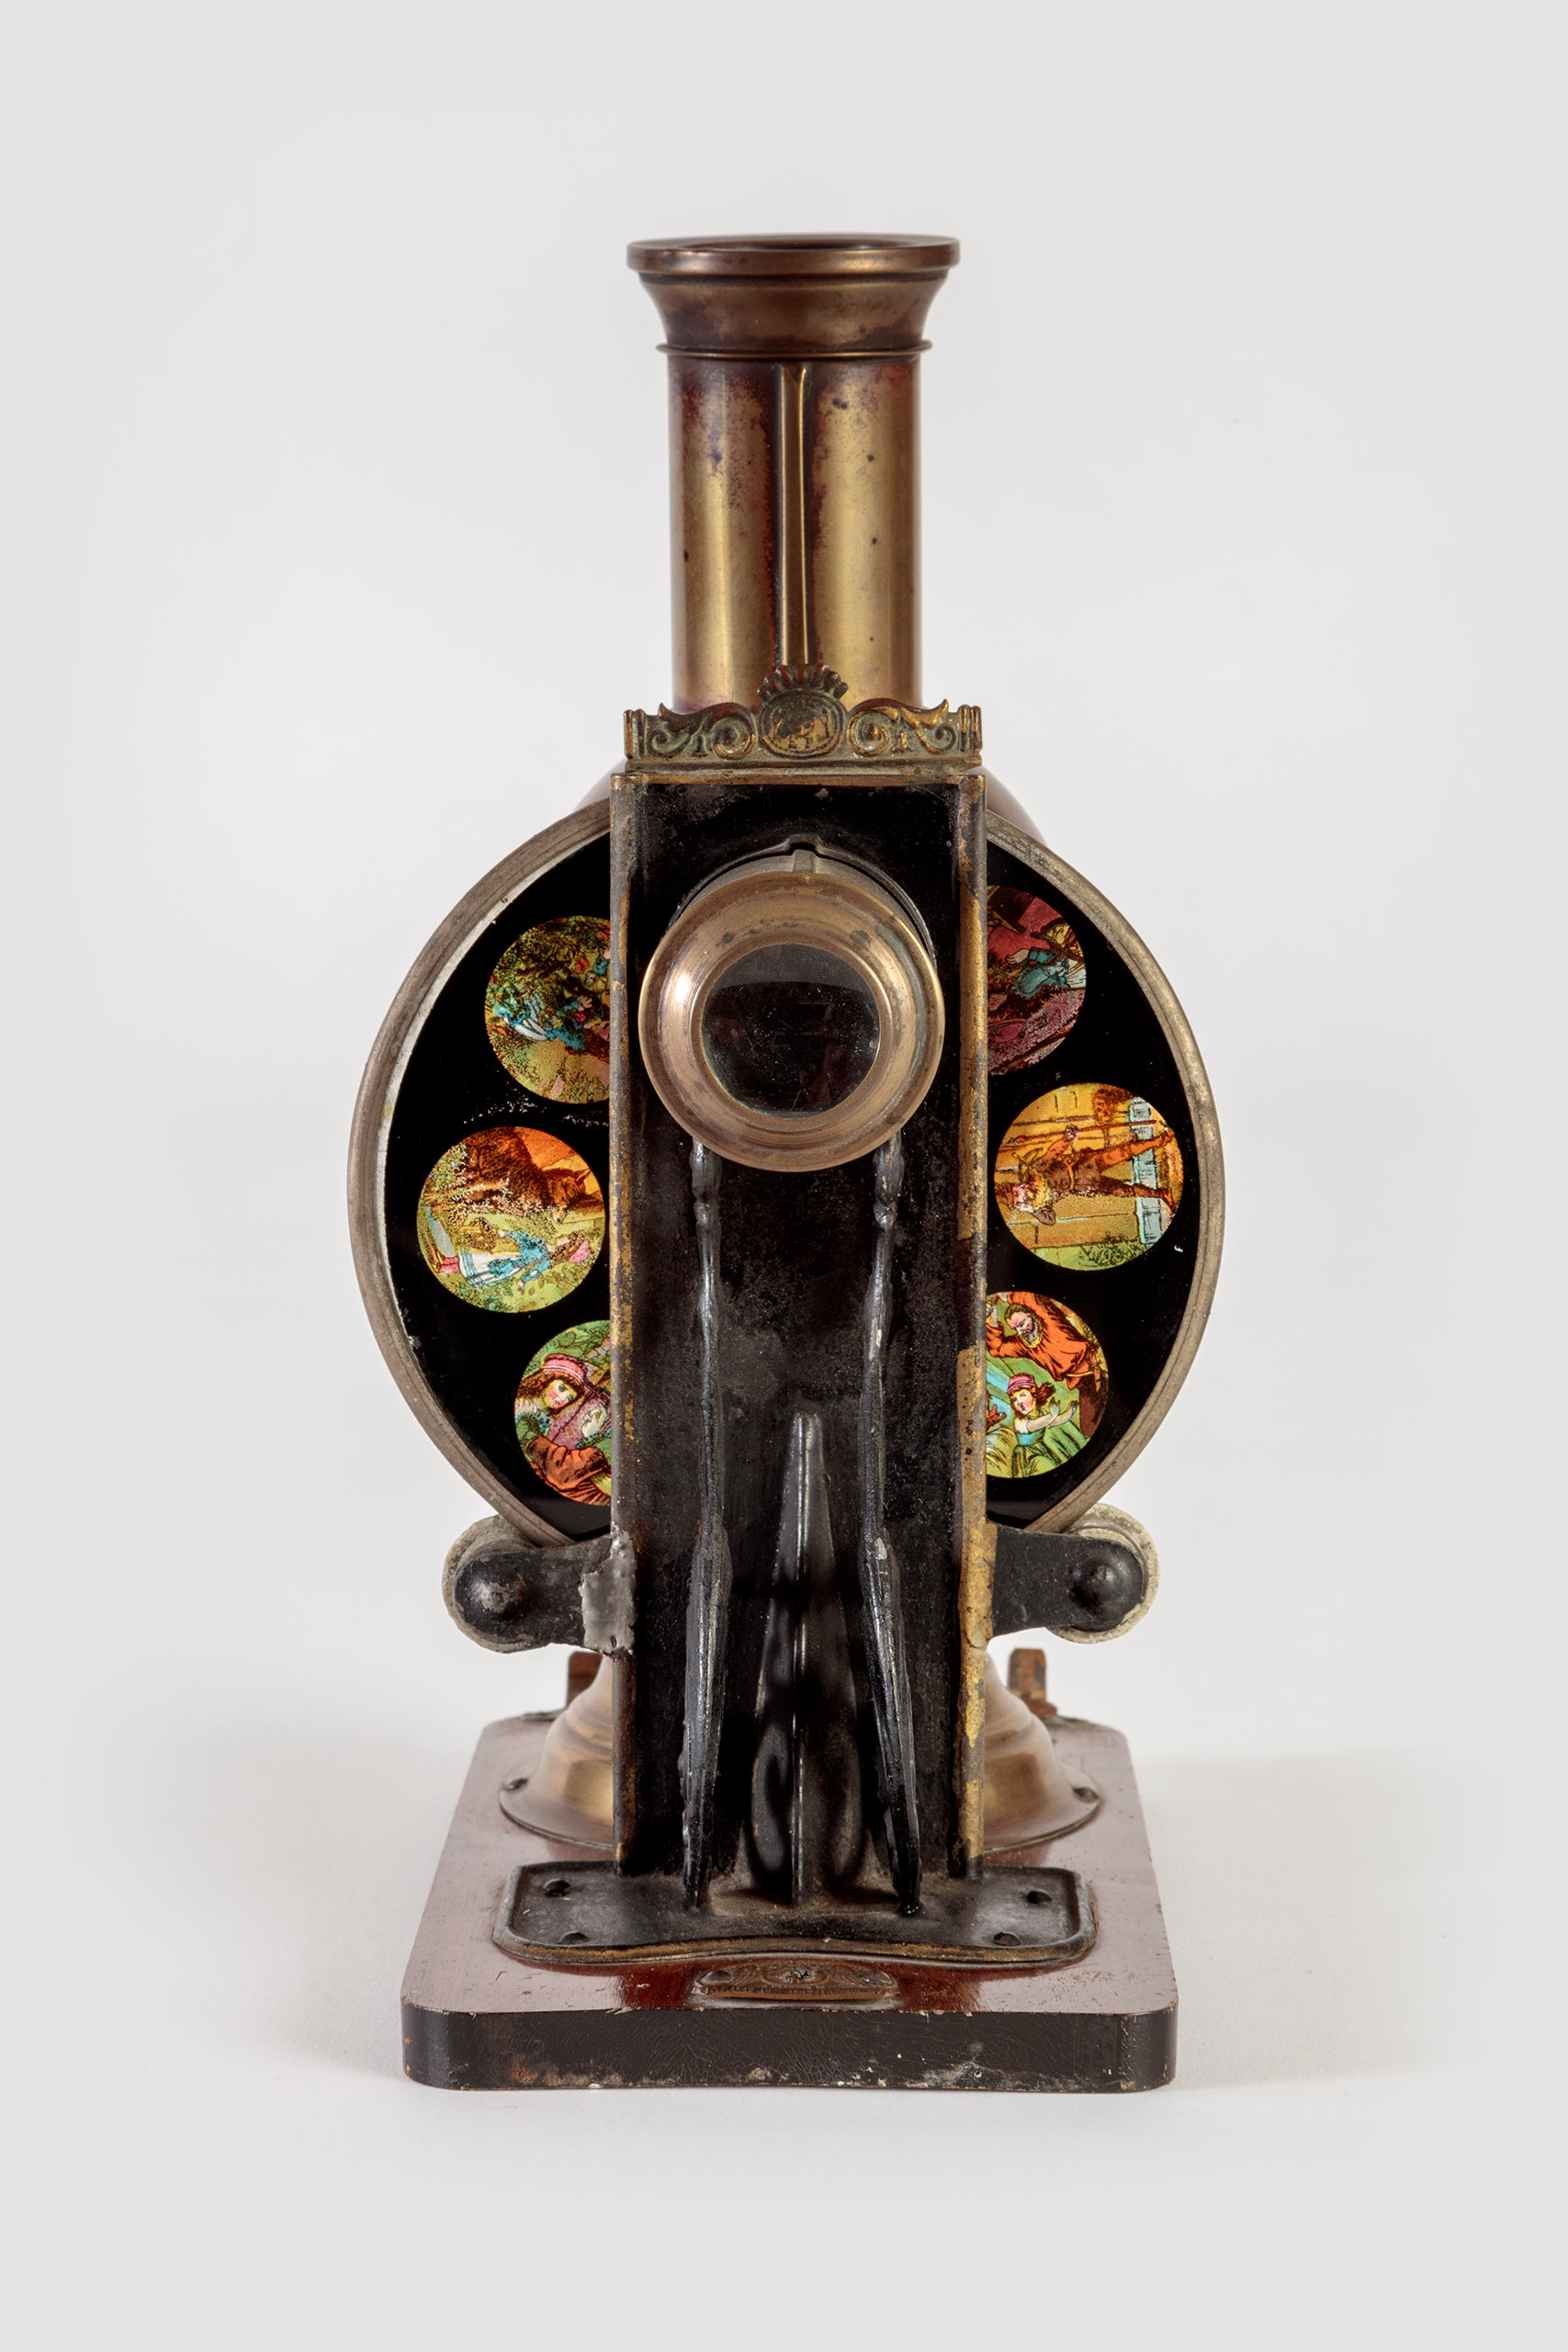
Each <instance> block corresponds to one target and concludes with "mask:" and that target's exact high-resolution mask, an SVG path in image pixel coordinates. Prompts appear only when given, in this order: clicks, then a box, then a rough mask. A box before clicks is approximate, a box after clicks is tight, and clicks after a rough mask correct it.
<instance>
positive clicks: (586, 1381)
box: [517, 1323, 611, 1503]
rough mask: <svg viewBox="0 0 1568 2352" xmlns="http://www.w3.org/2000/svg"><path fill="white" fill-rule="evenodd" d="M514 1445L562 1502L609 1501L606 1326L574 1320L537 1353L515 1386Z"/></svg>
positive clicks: (607, 1345) (608, 1363) (608, 1355)
mask: <svg viewBox="0 0 1568 2352" xmlns="http://www.w3.org/2000/svg"><path fill="white" fill-rule="evenodd" d="M517 1442H518V1444H519V1445H520V1446H521V1447H522V1448H523V1452H524V1455H525V1458H526V1460H527V1464H528V1467H529V1468H530V1469H531V1470H533V1471H535V1472H536V1474H537V1476H539V1477H541V1478H542V1479H543V1480H544V1482H545V1484H546V1486H547V1487H554V1488H555V1490H556V1492H557V1494H558V1495H564V1496H565V1498H566V1499H567V1500H568V1502H573V1503H604V1502H607V1501H608V1500H609V1497H610V1452H611V1429H610V1327H609V1325H608V1323H574V1324H573V1325H572V1326H571V1328H570V1330H566V1331H558V1332H557V1333H556V1336H555V1338H554V1339H553V1340H547V1341H546V1343H545V1345H544V1346H543V1347H542V1348H541V1349H540V1350H539V1351H538V1353H537V1354H536V1356H535V1357H534V1358H533V1360H532V1362H531V1363H529V1366H528V1369H527V1371H526V1372H525V1374H524V1375H523V1378H522V1380H521V1381H520V1383H519V1384H518V1389H517Z"/></svg>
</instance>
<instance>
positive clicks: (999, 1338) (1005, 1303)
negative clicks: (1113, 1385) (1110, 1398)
mask: <svg viewBox="0 0 1568 2352" xmlns="http://www.w3.org/2000/svg"><path fill="white" fill-rule="evenodd" d="M1109 1386H1110V1375H1109V1374H1108V1373H1107V1371H1106V1365H1105V1351H1104V1350H1103V1349H1102V1348H1101V1346H1100V1341H1099V1340H1097V1339H1096V1338H1095V1336H1094V1333H1093V1332H1092V1331H1091V1330H1090V1329H1089V1325H1088V1324H1087V1323H1085V1322H1084V1321H1082V1319H1081V1318H1080V1317H1078V1316H1077V1315H1075V1314H1074V1313H1073V1311H1072V1309H1071V1307H1068V1306H1063V1305H1062V1304H1061V1302H1060V1301H1059V1300H1058V1299H1055V1298H1040V1297H1037V1296H1036V1295H1035V1293H1034V1292H1033V1291H1031V1290H998V1291H993V1292H992V1293H991V1295H990V1296H989V1298H987V1301H986V1469H987V1474H988V1476H991V1477H993V1478H1038V1477H1041V1476H1043V1474H1044V1473H1045V1472H1046V1471H1047V1470H1059V1469H1060V1468H1061V1467H1062V1465H1063V1464H1064V1463H1066V1462H1070V1461H1071V1460H1072V1458H1073V1456H1074V1454H1075V1453H1082V1451H1083V1449H1084V1447H1085V1446H1086V1445H1087V1444H1088V1443H1089V1439H1090V1438H1091V1437H1092V1436H1093V1435H1094V1432H1095V1430H1096V1429H1097V1428H1098V1427H1099V1425H1100V1415H1101V1414H1102V1413H1103V1412H1104V1410H1105V1398H1106V1393H1107V1390H1108V1388H1109Z"/></svg>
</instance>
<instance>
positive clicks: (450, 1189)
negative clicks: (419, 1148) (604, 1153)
mask: <svg viewBox="0 0 1568 2352" xmlns="http://www.w3.org/2000/svg"><path fill="white" fill-rule="evenodd" d="M417 1227H418V1232H419V1246H420V1249H421V1250H422V1251H423V1256H424V1262H425V1264H426V1265H427V1266H428V1267H429V1268H430V1271H431V1272H432V1273H433V1274H434V1276H435V1278H436V1280H437V1281H438V1282H441V1283H445V1284H446V1288H447V1289H448V1290H449V1291H452V1292H453V1293H455V1295H457V1297H458V1298H466V1299H467V1300H468V1304H469V1305H470V1306H488V1307H491V1308H493V1309H494V1310H495V1312H496V1313H498V1314H501V1315H526V1314H528V1313H530V1312H531V1311H532V1310H533V1309H534V1308H535V1307H538V1306H554V1305H555V1302H556V1300H557V1299H558V1298H564V1297H565V1296H566V1295H567V1293H568V1291H572V1290H575V1289H576V1288H577V1285H578V1283H580V1282H581V1280H582V1278H583V1276H584V1275H585V1274H586V1273H587V1272H588V1271H589V1269H590V1267H591V1266H592V1263H593V1261H594V1260H595V1258H597V1256H598V1255H599V1251H600V1249H601V1246H602V1245H603V1242H604V1194H603V1193H602V1192H601V1191H600V1189H599V1179H598V1178H597V1176H595V1175H594V1173H593V1170H592V1169H591V1168H590V1167H589V1165H588V1163H587V1161H586V1160H585V1159H580V1158H579V1157H578V1155H577V1153H576V1152H575V1151H573V1149H572V1148H571V1146H570V1144H567V1143H562V1142H561V1141H560V1139H559V1137H558V1136H550V1135H546V1133H545V1132H544V1130H543V1128H541V1127H485V1128H482V1129H481V1130H480V1132H479V1134H478V1135H473V1136H465V1137H464V1139H463V1141H462V1142H461V1143H459V1144H454V1145H453V1147H452V1148H451V1150H450V1151H446V1152H443V1153H442V1155H441V1158H440V1159H438V1160H437V1161H436V1163H435V1165H434V1168H433V1169H432V1170H431V1171H430V1173H429V1175H428V1176H427V1177H426V1178H425V1180H424V1184H423V1189H422V1191H421V1193H420V1196H419V1215H418V1219H417Z"/></svg>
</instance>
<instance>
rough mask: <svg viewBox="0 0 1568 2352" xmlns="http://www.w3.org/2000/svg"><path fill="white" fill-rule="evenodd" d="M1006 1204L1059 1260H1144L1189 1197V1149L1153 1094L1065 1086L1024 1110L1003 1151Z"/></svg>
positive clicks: (1098, 1263) (1016, 1223)
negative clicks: (1149, 1099) (1184, 1169)
mask: <svg viewBox="0 0 1568 2352" xmlns="http://www.w3.org/2000/svg"><path fill="white" fill-rule="evenodd" d="M996 1188H997V1206H998V1208H999V1209H1000V1211H1001V1213H1002V1215H1003V1216H1004V1217H1005V1218H1006V1220H1007V1223H1008V1227H1009V1229H1010V1232H1011V1234H1012V1236H1013V1238H1014V1239H1015V1240H1016V1241H1021V1242H1022V1244H1023V1246H1024V1248H1025V1249H1026V1250H1032V1251H1033V1252H1034V1255H1035V1256H1036V1257H1037V1258H1043V1259H1044V1260H1045V1261H1046V1262H1047V1263H1048V1264H1050V1265H1053V1266H1076V1267H1078V1268H1080V1269H1082V1270H1083V1271H1084V1272H1100V1271H1101V1270H1103V1269H1104V1268H1106V1267H1110V1266H1124V1265H1125V1264H1126V1263H1127V1261H1129V1259H1133V1258H1141V1257H1142V1256H1143V1254H1144V1252H1145V1250H1152V1249H1153V1248H1154V1246H1155V1244H1156V1241H1158V1240H1159V1239H1160V1238H1161V1236H1162V1235H1163V1234H1164V1233H1165V1232H1166V1231H1167V1229H1168V1227H1169V1224H1170V1221H1171V1218H1172V1217H1173V1216H1175V1215H1176V1212H1177V1210H1178V1208H1179V1206H1180V1204H1181V1153H1180V1149H1179V1147H1178V1144H1177V1140H1176V1137H1175V1136H1173V1135H1172V1134H1171V1132H1170V1129H1169V1127H1168V1125H1166V1122H1165V1121H1164V1119H1162V1118H1161V1116H1160V1114H1159V1113H1158V1112H1157V1111H1156V1109H1155V1107H1154V1105H1153V1103H1146V1102H1145V1100H1144V1097H1143V1096H1142V1095H1141V1094H1129V1093H1128V1092H1127V1091H1126V1090H1125V1089H1124V1088H1122V1087H1120V1086H1089V1085H1083V1086H1058V1087H1057V1088H1055V1091H1053V1092H1051V1093H1049V1094H1041V1095H1037V1096H1036V1098H1035V1100H1034V1101H1033V1102H1032V1103H1030V1104H1029V1105H1028V1107H1027V1108H1026V1109H1024V1110H1022V1111H1021V1112H1020V1113H1019V1114H1018V1116H1017V1118H1016V1119H1015V1120H1014V1121H1013V1123H1012V1125H1011V1126H1010V1128H1009V1129H1008V1131H1007V1133H1006V1135H1005V1136H1003V1137H1002V1145H1001V1149H1000V1150H999V1151H998V1154H997V1169H996Z"/></svg>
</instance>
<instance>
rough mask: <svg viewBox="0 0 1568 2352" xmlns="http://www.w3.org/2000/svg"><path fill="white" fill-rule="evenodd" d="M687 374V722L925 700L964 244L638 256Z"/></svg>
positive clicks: (673, 359) (678, 644)
mask: <svg viewBox="0 0 1568 2352" xmlns="http://www.w3.org/2000/svg"><path fill="white" fill-rule="evenodd" d="M627 258H628V260H629V262H630V264H631V266H632V267H633V268H634V269H635V270H636V271H637V275H638V276H639V277H640V278H641V279H642V282H643V284H644V285H645V286H646V287H647V288H648V290H649V294H650V295H651V296H652V297H653V300H654V301H655V303H656V304H657V305H658V309H659V314H660V320H661V321H662V322H663V326H664V332H665V335H666V337H667V341H666V343H665V345H664V348H665V350H666V352H667V353H668V355H669V359H670V490H671V619H672V624H673V639H674V644H673V652H674V680H675V691H674V707H675V708H676V709H677V710H696V709H701V708H702V707H705V706H706V705H708V704H713V703H727V702H735V703H750V702H753V701H754V700H755V699H756V696H757V693H758V689H759V686H760V684H761V680H762V679H763V678H764V677H766V676H767V674H768V673H769V672H770V671H771V670H773V669H774V668H775V667H776V666H778V665H780V664H783V665H785V666H788V667H790V668H794V669H804V668H807V667H809V666H811V665H813V664H815V663H819V662H820V663H825V664H827V665H828V666H829V667H830V668H832V669H834V670H836V671H837V672H838V673H839V674H840V677H842V678H843V679H844V680H845V681H846V684H847V687H848V693H847V696H846V699H847V701H849V702H850V703H852V704H853V703H859V702H869V701H883V700H886V701H889V702H899V703H908V704H915V705H918V704H919V700H920V486H919V368H920V354H921V352H922V351H924V350H926V349H927V348H928V345H926V344H925V342H924V341H923V340H922V337H923V333H924V328H925V323H926V313H927V312H928V311H929V310H930V308H931V301H932V300H933V298H934V297H935V295H936V294H937V293H938V291H939V290H940V288H941V287H942V282H943V280H944V279H945V277H946V276H947V273H948V271H949V270H950V269H951V268H952V267H953V265H954V263H955V262H956V261H957V259H958V245H957V243H956V240H954V239H953V238H951V237H894V236H861V237H854V236H834V237H822V236H800V237H689V238H682V239H674V240H671V241H670V242H668V243H664V242H660V243H643V244H635V245H633V246H632V247H631V248H630V249H629V252H628V254H627Z"/></svg>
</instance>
